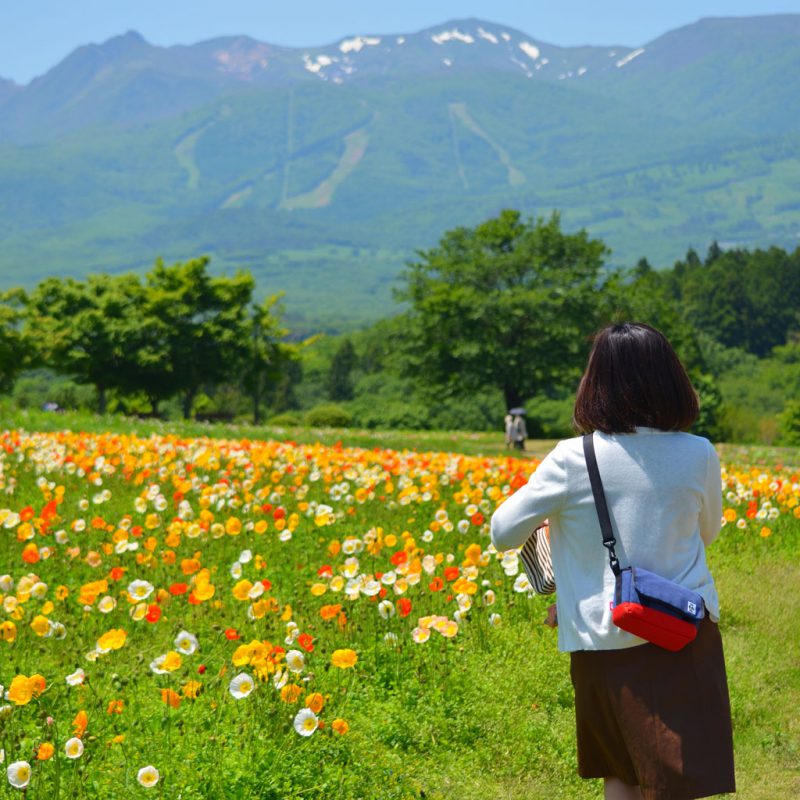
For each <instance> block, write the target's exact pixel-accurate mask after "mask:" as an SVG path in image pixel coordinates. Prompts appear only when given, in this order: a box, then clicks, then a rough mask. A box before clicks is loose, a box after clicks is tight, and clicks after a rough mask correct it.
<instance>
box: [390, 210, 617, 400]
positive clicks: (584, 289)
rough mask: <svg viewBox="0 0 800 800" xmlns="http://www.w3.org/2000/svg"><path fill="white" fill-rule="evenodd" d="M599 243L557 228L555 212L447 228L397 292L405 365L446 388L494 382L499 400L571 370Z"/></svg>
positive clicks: (580, 349)
mask: <svg viewBox="0 0 800 800" xmlns="http://www.w3.org/2000/svg"><path fill="white" fill-rule="evenodd" d="M607 252H608V251H607V249H606V247H605V245H604V244H603V242H601V241H599V240H597V239H590V238H589V237H588V235H587V233H586V231H580V232H578V233H575V234H566V233H564V232H563V231H562V230H561V222H560V218H559V215H558V214H556V213H554V214H553V215H552V216H551V217H550V218H549V219H543V218H539V219H536V220H533V219H528V220H523V219H522V217H521V215H520V213H519V212H518V211H513V210H505V211H502V212H501V213H500V214H499V216H497V217H495V218H493V219H489V220H487V221H486V222H484V223H482V224H480V225H478V226H476V227H474V228H463V227H462V228H456V229H455V230H451V231H449V232H447V233H446V234H445V235H444V237H443V238H442V239H441V241H440V242H439V245H438V246H437V247H434V248H431V249H429V250H422V251H419V252H418V257H419V260H418V261H416V262H412V263H410V264H409V265H408V268H407V269H406V271H405V272H404V274H403V278H404V281H405V286H404V288H403V289H402V290H401V291H400V292H398V296H399V298H400V299H402V300H405V301H407V302H408V303H409V304H410V306H411V311H410V314H409V317H408V320H407V324H408V328H407V336H406V341H407V353H408V359H409V360H408V367H409V369H410V371H411V373H412V374H416V375H417V376H419V378H420V380H421V381H423V382H429V383H433V384H435V385H437V386H439V387H442V389H443V390H444V391H446V392H448V393H450V394H460V393H464V392H466V391H470V390H475V389H478V388H481V387H488V386H494V387H497V388H499V389H500V390H501V391H502V392H503V396H504V399H505V402H506V405H507V406H508V407H511V406H515V405H519V404H520V403H521V402H522V401H523V400H524V399H525V398H526V397H529V396H531V395H533V394H535V393H536V392H537V391H538V390H541V389H542V388H545V387H547V386H549V385H552V384H556V383H558V382H560V381H563V380H565V379H566V378H568V377H569V376H575V375H576V374H577V373H578V372H579V370H580V368H581V367H582V365H583V360H584V357H585V353H586V349H587V343H588V334H589V333H590V332H591V331H592V330H593V329H594V328H595V327H596V326H597V323H598V321H599V319H600V317H601V315H602V313H603V312H602V309H601V307H600V304H599V303H598V297H599V296H600V295H599V294H598V292H599V290H600V288H601V270H602V267H603V258H604V256H605V254H606V253H607Z"/></svg>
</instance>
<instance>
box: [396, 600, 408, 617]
mask: <svg viewBox="0 0 800 800" xmlns="http://www.w3.org/2000/svg"><path fill="white" fill-rule="evenodd" d="M397 613H398V614H399V615H400V616H401V617H407V616H408V615H409V614H410V613H411V601H410V600H409V599H408V598H407V597H401V598H400V599H399V600H398V601H397Z"/></svg>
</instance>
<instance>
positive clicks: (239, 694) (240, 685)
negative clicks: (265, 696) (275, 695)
mask: <svg viewBox="0 0 800 800" xmlns="http://www.w3.org/2000/svg"><path fill="white" fill-rule="evenodd" d="M255 688H256V685H255V683H254V682H253V679H252V678H251V677H250V676H249V675H248V674H247V673H246V672H240V673H239V674H238V675H237V676H236V677H235V678H231V682H230V684H228V691H229V692H230V693H231V695H232V696H233V697H235V698H236V699H237V700H241V699H242V698H243V697H247V695H249V694H250V693H251V692H252V691H253V689H255Z"/></svg>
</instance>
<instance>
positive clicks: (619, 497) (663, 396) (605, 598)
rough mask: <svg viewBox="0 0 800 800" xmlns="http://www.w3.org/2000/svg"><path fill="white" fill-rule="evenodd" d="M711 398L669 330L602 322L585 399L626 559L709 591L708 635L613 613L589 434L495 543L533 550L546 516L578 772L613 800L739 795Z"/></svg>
mask: <svg viewBox="0 0 800 800" xmlns="http://www.w3.org/2000/svg"><path fill="white" fill-rule="evenodd" d="M698 411H699V408H698V401H697V395H696V394H695V391H694V389H693V388H692V385H691V382H690V380H689V378H688V376H687V374H686V371H685V369H684V368H683V365H682V364H681V362H680V360H679V359H678V357H677V355H676V354H675V351H674V350H673V349H672V347H671V345H670V344H669V342H668V341H667V340H666V338H665V337H664V336H663V335H662V334H661V333H659V332H658V331H657V330H655V329H654V328H652V327H650V326H649V325H644V324H640V323H626V324H623V325H612V326H609V327H607V328H604V329H603V330H601V331H600V332H599V333H598V334H597V336H596V338H595V341H594V345H593V347H592V351H591V354H590V355H589V362H588V365H587V368H586V372H585V374H584V376H583V378H582V379H581V382H580V386H579V388H578V394H577V397H576V400H575V412H574V424H575V427H576V428H577V429H578V431H580V432H581V433H590V432H594V443H595V450H596V453H597V461H598V466H599V469H600V475H601V477H602V481H603V486H604V488H605V494H606V499H607V502H608V506H609V511H610V514H611V520H612V526H613V529H614V535H615V537H616V540H617V546H616V551H617V556H618V557H619V560H620V562H621V564H622V566H623V567H625V566H628V565H630V564H633V565H635V566H637V567H641V568H643V569H647V570H650V571H652V572H656V573H658V574H659V575H662V576H663V577H665V578H668V579H670V580H673V581H675V582H677V583H680V584H681V585H683V586H685V587H687V588H689V589H692V590H694V591H696V592H697V593H698V594H700V595H701V596H702V598H703V601H704V603H705V608H706V616H705V619H703V621H702V622H701V625H700V629H699V631H698V634H697V638H696V639H695V640H694V641H693V642H691V644H689V645H687V646H686V647H684V648H683V649H682V650H680V651H679V652H670V651H668V650H663V649H661V648H659V647H657V646H656V645H653V644H650V643H646V642H644V640H642V639H639V638H638V637H636V636H634V635H633V634H630V633H627V632H625V631H623V630H621V629H619V628H617V627H616V626H615V625H614V624H613V622H612V620H611V607H610V603H611V601H612V600H613V595H614V575H613V573H612V572H611V569H610V568H609V564H608V558H607V556H606V551H605V549H604V548H603V545H602V535H601V532H600V524H599V522H598V517H597V511H596V509H595V504H594V498H593V495H592V490H591V486H590V483H589V476H588V472H587V468H586V461H585V457H584V453H583V447H582V440H581V437H577V438H575V439H568V440H566V441H563V442H560V443H559V444H558V446H557V447H556V448H555V449H554V450H553V451H552V452H551V453H550V454H549V455H548V456H547V457H546V458H545V459H544V461H542V463H541V464H540V465H539V468H538V469H537V470H536V472H535V473H534V474H533V475H532V476H531V479H530V481H529V482H528V483H527V484H526V485H525V486H523V487H522V488H521V489H520V490H519V491H518V492H516V493H515V494H514V495H512V496H511V497H510V498H509V499H508V500H507V501H506V502H505V503H503V504H502V505H501V506H500V507H499V508H498V509H497V511H496V512H495V514H494V516H493V517H492V526H491V527H492V542H493V543H494V545H495V547H496V548H497V549H498V550H500V551H502V550H508V549H511V548H516V547H521V546H522V544H523V543H524V542H525V540H526V539H527V538H528V536H529V535H530V534H531V532H532V531H533V530H534V528H536V527H537V526H538V525H539V524H541V522H542V521H543V520H544V519H545V518H549V520H550V544H551V550H552V558H553V572H554V574H555V579H556V586H557V591H558V594H557V610H558V623H559V628H558V631H559V633H558V643H559V649H560V650H562V651H566V652H569V653H570V659H571V670H570V671H571V676H572V683H573V686H574V688H575V715H576V725H577V739H578V772H579V774H580V775H581V776H582V777H584V778H604V780H605V797H606V798H607V800H634V799H638V800H641V799H642V798H644V800H689V798H696V797H708V796H710V795H714V794H720V793H724V792H733V791H735V782H734V773H733V743H732V735H731V718H730V703H729V700H728V687H727V680H726V675H725V663H724V658H723V653H722V641H721V639H720V634H719V631H718V628H717V622H718V620H719V600H718V598H717V592H716V589H715V586H714V581H713V579H712V577H711V574H710V572H709V570H708V567H707V565H706V559H705V548H706V546H708V545H709V544H711V542H712V541H713V540H714V539H715V538H716V536H717V535H718V533H719V530H720V521H721V516H722V492H721V483H720V464H719V459H718V457H717V454H716V452H715V451H714V448H713V447H712V445H711V443H710V442H709V441H708V440H707V439H703V438H701V437H699V436H693V435H691V434H688V433H685V432H684V431H685V430H686V429H687V428H689V427H690V426H691V425H692V423H693V422H694V421H695V420H696V419H697V415H698Z"/></svg>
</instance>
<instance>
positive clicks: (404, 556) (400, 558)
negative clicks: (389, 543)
mask: <svg viewBox="0 0 800 800" xmlns="http://www.w3.org/2000/svg"><path fill="white" fill-rule="evenodd" d="M406 561H408V553H406V551H405V550H398V551H397V552H396V553H392V558H391V562H392V564H394V565H395V566H396V567H399V566H400V565H401V564H405V563H406Z"/></svg>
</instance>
